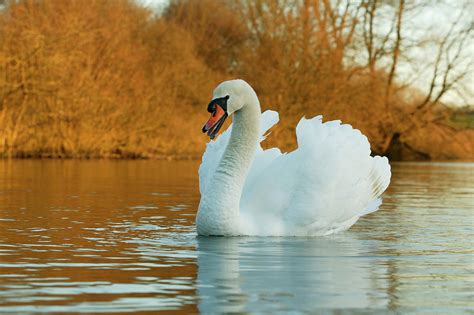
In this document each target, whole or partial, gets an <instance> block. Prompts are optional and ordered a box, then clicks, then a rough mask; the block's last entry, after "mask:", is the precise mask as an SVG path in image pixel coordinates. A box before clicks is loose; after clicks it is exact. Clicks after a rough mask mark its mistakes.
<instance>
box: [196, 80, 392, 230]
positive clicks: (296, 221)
mask: <svg viewBox="0 0 474 315" xmlns="http://www.w3.org/2000/svg"><path fill="white" fill-rule="evenodd" d="M214 99H215V100H217V99H225V100H228V103H227V104H226V106H224V107H227V109H226V110H227V111H226V115H227V112H228V114H229V115H230V114H232V113H233V114H234V119H233V124H232V126H231V127H229V129H228V130H226V131H225V132H224V133H223V134H222V135H221V136H219V138H218V139H217V140H216V141H211V142H210V143H208V145H207V148H206V152H205V153H204V155H203V159H202V164H201V166H200V168H199V181H200V191H201V202H200V204H199V210H198V214H197V218H196V225H197V232H198V234H200V235H224V236H234V235H262V236H263V235H265V236H282V235H288V236H290V235H291V236H312V235H327V234H331V233H335V232H338V231H342V230H346V229H348V228H349V227H350V226H352V225H353V224H354V223H355V222H356V221H357V220H358V219H359V217H361V216H362V215H365V214H368V213H371V212H373V211H376V210H377V209H378V207H379V206H380V204H381V199H380V198H379V197H380V195H381V194H382V193H383V191H384V190H385V189H386V188H387V186H388V184H389V182H390V175H391V174H390V165H389V163H388V160H387V158H385V157H380V156H375V157H371V156H370V145H369V142H368V140H367V137H365V136H364V135H362V134H361V133H360V131H358V130H355V129H353V128H352V127H351V126H350V125H341V122H340V121H330V122H325V123H323V122H322V117H321V116H318V117H315V118H312V119H309V120H307V119H304V118H303V119H302V120H301V121H300V122H299V123H298V126H297V127H296V134H297V138H298V149H296V150H295V151H292V152H290V153H287V154H282V153H281V152H280V150H279V149H276V148H273V149H269V150H262V148H261V147H260V141H262V140H263V139H264V138H265V137H264V133H265V132H266V131H267V130H268V129H270V128H271V127H272V126H273V125H274V124H276V123H277V122H278V113H276V112H274V111H266V112H265V113H263V114H261V111H260V104H259V101H258V98H257V95H256V93H255V92H254V90H253V89H252V88H251V87H250V85H248V84H247V83H246V82H245V81H242V80H233V81H225V82H223V83H221V84H220V85H219V86H218V87H217V88H216V89H215V91H214ZM214 115H215V113H214V114H213V116H214ZM211 119H212V117H211ZM223 119H225V117H224V118H223ZM219 127H220V126H219ZM217 131H218V128H217ZM211 137H213V135H211Z"/></svg>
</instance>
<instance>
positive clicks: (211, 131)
mask: <svg viewBox="0 0 474 315" xmlns="http://www.w3.org/2000/svg"><path fill="white" fill-rule="evenodd" d="M226 118H227V113H226V112H225V111H224V109H223V108H222V107H220V106H219V105H217V104H216V105H215V108H214V111H213V112H212V113H211V117H210V118H209V120H208V121H207V122H206V124H205V125H204V126H203V127H202V132H207V134H208V135H209V137H210V138H211V139H214V137H215V136H216V134H217V133H218V132H219V129H220V128H221V127H222V125H223V124H224V121H225V119H226Z"/></svg>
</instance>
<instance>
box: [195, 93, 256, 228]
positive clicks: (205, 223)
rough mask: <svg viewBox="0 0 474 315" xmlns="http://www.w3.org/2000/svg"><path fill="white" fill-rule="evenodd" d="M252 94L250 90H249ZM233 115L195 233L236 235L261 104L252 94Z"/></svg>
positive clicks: (204, 198) (253, 154)
mask: <svg viewBox="0 0 474 315" xmlns="http://www.w3.org/2000/svg"><path fill="white" fill-rule="evenodd" d="M252 92H253V91H252ZM245 101H246V102H245V105H244V106H243V107H242V108H241V109H240V110H238V111H236V112H235V113H234V115H233V124H232V132H231V135H230V138H229V142H228V144H227V147H226V149H225V151H224V154H223V155H222V158H221V160H220V162H219V165H218V167H217V169H216V172H215V173H214V174H213V176H212V179H211V181H210V182H209V184H208V187H209V189H207V190H206V193H205V194H204V195H203V196H202V198H201V204H200V205H199V211H198V218H197V219H198V221H200V222H202V224H199V223H198V233H199V234H205V235H235V234H236V233H238V229H239V226H238V222H239V221H238V218H239V210H240V208H239V204H240V198H241V196H242V190H243V186H244V184H245V179H246V177H247V173H248V171H249V169H250V166H251V165H252V161H253V159H254V156H255V151H256V149H257V145H258V143H259V137H260V119H261V118H260V115H261V111H260V103H259V101H258V98H257V96H256V95H255V93H253V94H249V95H248V97H247V98H246V99H245Z"/></svg>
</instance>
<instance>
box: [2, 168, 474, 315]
mask: <svg viewBox="0 0 474 315" xmlns="http://www.w3.org/2000/svg"><path fill="white" fill-rule="evenodd" d="M198 166H199V162H185V161H183V162H165V161H107V160H98V161H97V160H95V161H88V160H83V161H77V160H66V161H58V160H15V161H8V160H4V161H0V312H20V313H25V312H32V313H34V312H46V313H48V312H62V313H67V312H92V311H94V312H119V311H120V312H126V311H151V310H153V311H156V310H161V311H163V312H164V313H166V312H167V311H169V310H179V311H181V312H182V313H183V314H187V313H196V312H199V311H201V312H203V313H211V312H249V311H258V312H264V313H269V312H272V313H273V312H283V313H284V312H287V311H290V310H298V311H303V312H304V311H308V312H310V311H317V310H331V309H332V310H336V309H346V310H357V309H366V308H370V309H372V310H373V311H374V312H377V311H381V310H387V309H388V310H396V311H400V312H405V311H413V310H422V311H425V312H431V311H435V310H437V311H441V312H468V311H469V309H472V280H473V278H472V274H473V273H472V272H473V256H472V254H473V252H472V248H473V245H474V244H473V240H474V238H473V236H474V235H473V226H474V225H473V223H474V222H473V220H474V216H473V214H474V213H473V207H474V197H473V196H474V164H469V163H401V164H395V165H394V167H393V173H394V178H393V181H392V185H391V186H390V188H389V190H388V191H387V193H386V194H385V199H384V205H383V207H382V209H381V210H380V211H378V212H377V213H374V214H372V215H369V216H367V217H364V218H362V219H360V220H359V222H358V223H357V224H356V225H355V226H354V227H353V228H352V229H351V230H350V231H348V232H346V233H342V234H339V235H335V236H331V237H323V238H249V237H247V238H196V236H195V229H194V216H195V211H196V209H197V205H198V202H199V189H198V180H197V168H198Z"/></svg>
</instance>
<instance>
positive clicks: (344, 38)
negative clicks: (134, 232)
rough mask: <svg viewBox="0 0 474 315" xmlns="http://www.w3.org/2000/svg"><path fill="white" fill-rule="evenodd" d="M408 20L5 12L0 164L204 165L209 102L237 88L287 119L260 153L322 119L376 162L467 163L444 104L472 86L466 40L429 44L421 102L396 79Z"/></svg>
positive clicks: (256, 12) (86, 1)
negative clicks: (218, 91)
mask: <svg viewBox="0 0 474 315" xmlns="http://www.w3.org/2000/svg"><path fill="white" fill-rule="evenodd" d="M416 9H419V8H415V7H413V4H410V5H407V4H405V2H404V1H403V0H400V1H398V2H395V4H393V3H392V2H390V4H383V3H379V2H378V1H362V2H360V3H356V2H354V1H349V0H348V1H337V2H335V1H326V0H321V1H290V0H287V1H272V0H258V1H250V0H248V1H241V2H237V1H219V0H201V1H194V0H181V1H173V2H172V4H171V5H170V6H169V7H168V8H167V10H166V12H165V13H164V14H163V15H160V16H156V15H153V12H151V11H150V10H148V9H145V8H142V7H140V6H138V5H137V4H136V3H134V2H132V1H127V0H114V1H110V0H109V1H107V0H71V1H63V0H44V1H39V0H27V1H26V0H25V1H10V2H7V4H6V6H5V8H4V9H3V10H1V11H0V155H3V156H5V157H42V156H43V157H150V158H162V157H170V156H171V157H188V156H191V157H199V156H200V154H201V153H202V151H203V149H204V144H205V142H206V141H207V138H206V137H205V136H203V135H202V134H201V133H200V127H201V124H202V123H203V122H204V121H205V120H206V118H207V113H206V111H205V107H206V105H207V102H208V101H209V98H210V95H211V91H212V89H213V88H214V86H215V85H216V84H218V83H219V82H220V81H222V80H224V79H229V78H235V77H240V78H243V79H245V80H247V81H248V82H250V83H251V84H252V85H253V86H254V87H255V89H256V90H257V93H258V94H259V96H260V98H261V103H262V106H263V108H264V109H268V108H271V109H275V110H277V111H279V112H280V114H281V120H282V121H281V123H280V126H279V127H278V128H276V130H275V131H274V133H273V135H272V136H271V137H269V139H268V141H267V142H268V143H267V145H268V146H273V145H278V146H280V147H282V148H283V149H285V150H289V149H291V148H293V147H294V145H295V140H294V126H295V124H296V122H297V121H298V120H299V119H300V117H301V116H303V115H304V116H307V117H309V116H313V115H316V114H323V115H324V117H325V119H342V120H343V121H344V122H348V123H351V124H352V125H353V126H355V127H356V128H359V129H361V130H362V131H363V132H364V133H365V134H366V135H367V136H368V137H369V139H370V141H371V144H372V149H373V151H374V152H376V153H379V154H388V155H389V156H391V157H393V158H399V159H420V158H422V159H427V158H433V159H448V158H449V159H450V158H474V140H473V139H474V134H473V129H472V115H470V116H469V115H461V114H460V113H459V112H457V113H456V112H453V110H452V109H450V108H448V107H446V106H444V105H442V103H441V100H442V97H443V95H445V94H446V93H447V92H449V91H450V90H453V89H456V88H459V82H461V80H462V79H463V78H464V76H465V75H466V74H467V73H468V67H466V63H465V60H464V59H463V54H462V50H463V49H467V48H466V45H467V41H468V40H469V36H471V29H470V28H463V27H460V26H459V25H454V26H453V27H452V29H451V30H450V31H449V32H448V33H447V34H446V35H445V36H444V37H442V38H441V39H439V40H438V42H436V43H437V46H436V47H437V58H436V59H435V61H434V63H433V64H432V65H428V66H430V67H431V68H432V69H433V71H432V78H431V80H430V82H431V84H430V87H429V90H428V91H426V92H423V91H418V90H416V89H415V88H414V87H412V86H411V85H410V84H408V83H407V82H401V81H400V80H399V79H398V78H397V73H398V71H399V70H398V69H399V65H400V60H401V59H402V58H404V59H407V56H408V53H407V52H406V50H407V49H408V48H407V47H408V46H409V45H408V44H406V45H405V41H404V38H403V36H402V34H403V32H402V31H403V27H404V16H405V15H406V14H410V12H412V11H414V10H416ZM379 12H383V15H382V14H380V15H379ZM387 14H388V15H389V16H388V18H390V19H391V23H392V24H391V25H392V26H391V28H390V30H389V31H388V32H387V31H386V32H385V33H383V32H382V31H380V30H377V25H379V23H380V20H381V19H385V20H386V19H387ZM459 115H461V116H462V117H468V120H469V121H471V122H469V123H467V124H460V123H456V120H457V121H459ZM454 118H456V119H454ZM461 120H462V119H461Z"/></svg>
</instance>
